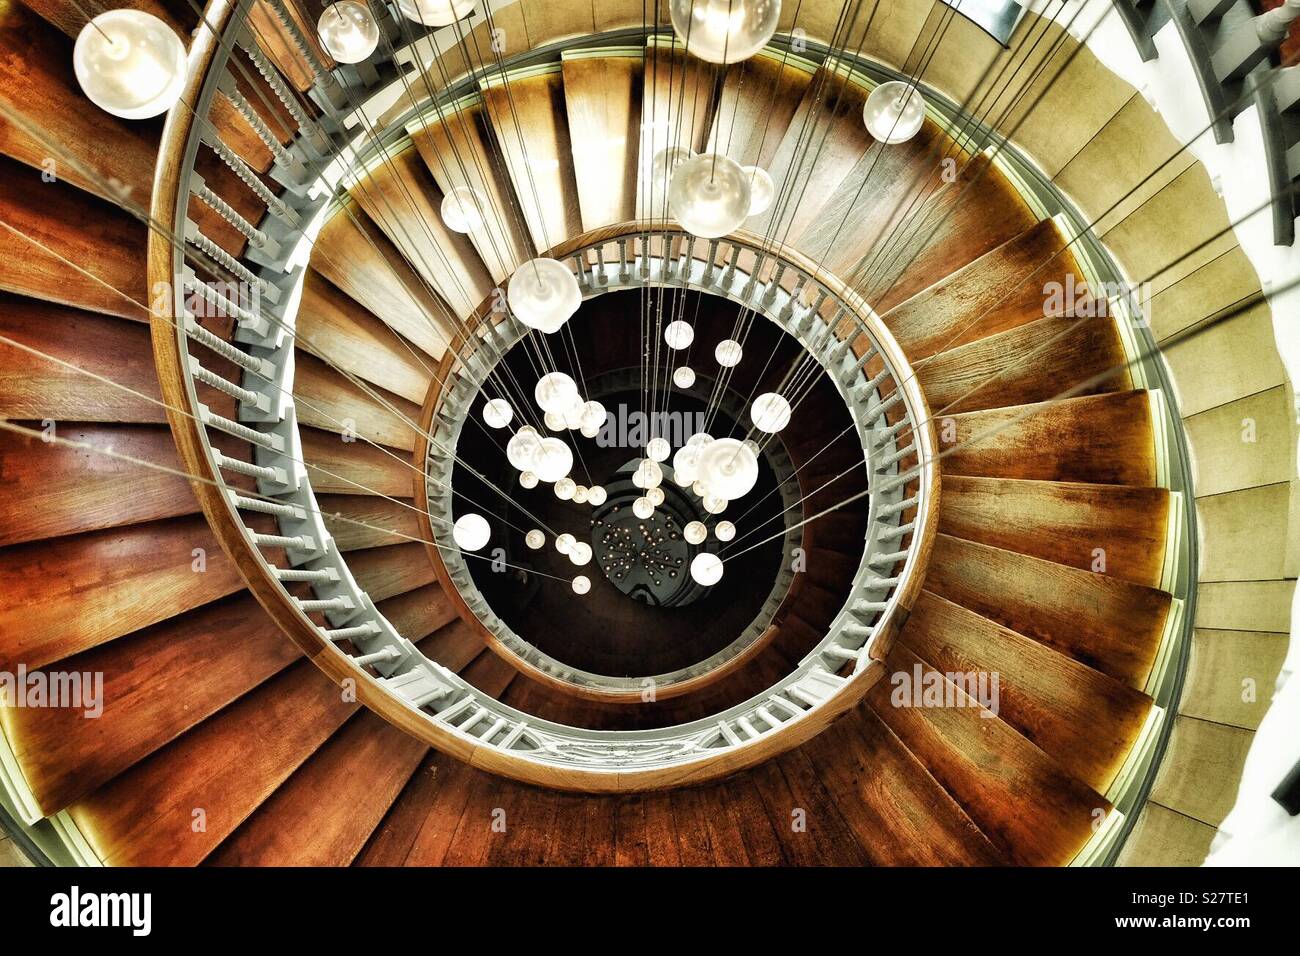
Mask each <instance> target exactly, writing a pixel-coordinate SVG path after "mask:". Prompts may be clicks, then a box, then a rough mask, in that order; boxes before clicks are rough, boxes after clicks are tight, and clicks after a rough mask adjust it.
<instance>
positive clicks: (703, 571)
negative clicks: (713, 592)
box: [691, 551, 722, 587]
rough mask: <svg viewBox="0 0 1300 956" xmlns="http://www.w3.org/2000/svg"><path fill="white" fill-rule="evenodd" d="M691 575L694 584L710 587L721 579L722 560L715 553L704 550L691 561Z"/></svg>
mask: <svg viewBox="0 0 1300 956" xmlns="http://www.w3.org/2000/svg"><path fill="white" fill-rule="evenodd" d="M691 577H692V578H693V579H694V580H695V583H696V584H702V585H704V586H705V587H711V586H712V585H714V584H717V583H718V582H719V581H721V580H722V561H721V559H720V558H719V557H718V556H717V555H716V554H710V553H709V552H708V551H705V552H703V553H701V554H697V555H696V556H695V557H694V559H693V560H692V561H691Z"/></svg>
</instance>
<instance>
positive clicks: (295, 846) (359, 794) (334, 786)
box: [205, 711, 428, 866]
mask: <svg viewBox="0 0 1300 956" xmlns="http://www.w3.org/2000/svg"><path fill="white" fill-rule="evenodd" d="M427 752H428V747H427V746H426V745H425V744H424V743H422V742H421V741H419V740H416V739H415V738H414V737H411V736H409V735H408V734H406V733H405V732H404V731H402V730H399V729H398V728H397V727H395V726H393V725H392V724H390V723H388V722H387V721H385V720H384V719H383V718H382V717H378V716H376V715H375V714H373V713H371V712H370V711H363V712H362V713H359V714H357V715H356V716H354V717H353V718H351V719H350V720H349V721H348V722H347V724H345V725H344V726H343V728H342V729H341V730H340V731H338V732H337V733H336V734H335V735H334V736H333V737H331V738H330V739H329V740H327V741H326V742H325V743H324V745H323V746H322V747H321V748H320V749H319V750H317V751H316V752H315V753H314V754H312V755H311V757H310V759H308V760H307V761H306V763H304V764H303V765H302V766H301V767H299V768H298V770H297V771H296V772H294V774H293V775H292V776H291V777H289V779H288V780H286V781H285V782H284V783H283V784H281V785H280V787H279V788H278V789H277V790H276V791H275V793H273V794H272V795H271V796H270V798H269V799H268V800H267V801H266V802H265V803H263V804H262V805H261V806H260V807H258V808H257V810H256V812H254V813H253V814H252V816H250V817H249V818H248V819H247V820H245V821H244V823H243V824H242V825H241V826H240V827H239V829H238V830H236V831H235V832H234V833H232V834H231V835H230V836H229V837H228V838H227V839H226V840H225V842H224V843H222V844H221V846H219V847H218V848H217V849H216V851H215V852H214V853H213V854H212V855H211V856H209V857H208V859H207V860H206V861H205V862H206V863H208V864H211V865H213V866H347V865H348V864H349V863H351V862H352V860H353V858H354V857H355V856H356V855H357V853H359V852H360V851H361V848H362V847H363V846H364V845H365V842H366V839H367V838H368V837H369V836H370V834H371V832H372V831H373V830H374V828H375V827H376V826H377V825H378V824H379V822H380V820H382V819H383V816H384V813H385V812H386V811H387V810H388V808H389V806H390V805H391V804H392V802H393V801H394V800H395V799H396V798H397V796H398V794H399V793H400V792H401V790H402V788H403V787H404V786H405V785H406V782H407V781H408V780H409V779H410V777H411V774H412V773H414V772H415V770H416V768H417V767H418V765H419V763H420V760H421V759H422V758H423V756H424V755H425V753H427Z"/></svg>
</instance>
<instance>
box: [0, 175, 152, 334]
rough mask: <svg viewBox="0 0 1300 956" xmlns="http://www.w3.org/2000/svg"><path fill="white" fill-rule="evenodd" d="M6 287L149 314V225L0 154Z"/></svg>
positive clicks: (141, 316)
mask: <svg viewBox="0 0 1300 956" xmlns="http://www.w3.org/2000/svg"><path fill="white" fill-rule="evenodd" d="M0 222H2V223H3V225H0V258H3V259H4V262H5V263H6V265H5V269H4V272H3V274H0V289H5V290H8V291H10V292H16V293H18V294H20V295H25V296H30V297H32V298H36V299H42V300H45V301H49V302H57V303H60V304H62V305H69V306H73V307H76V308H79V309H86V310H88V311H90V312H101V313H106V314H108V315H117V316H121V317H123V318H128V319H138V320H140V321H144V320H145V319H147V318H148V311H147V309H146V304H147V303H148V301H149V299H148V292H147V289H146V288H145V270H144V247H145V226H144V225H143V224H142V223H140V222H138V221H137V220H136V219H134V218H133V217H132V216H131V215H130V214H128V213H126V212H124V211H122V210H121V209H118V208H117V207H116V206H113V205H111V204H109V203H106V202H104V201H103V200H100V199H96V198H95V197H94V196H91V195H90V194H88V193H84V192H82V191H81V190H79V189H77V188H76V187H74V186H71V185H68V184H66V183H46V182H42V181H41V174H40V173H39V172H37V171H36V170H33V169H31V168H30V167H27V166H24V165H22V164H21V163H19V162H17V161H16V160H12V159H6V158H0Z"/></svg>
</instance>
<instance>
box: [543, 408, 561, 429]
mask: <svg viewBox="0 0 1300 956" xmlns="http://www.w3.org/2000/svg"><path fill="white" fill-rule="evenodd" d="M542 424H543V425H545V426H546V427H547V428H549V429H550V430H551V431H553V432H562V431H564V430H565V428H566V426H565V424H564V416H563V415H561V414H560V413H559V412H547V413H546V414H545V415H543V416H542Z"/></svg>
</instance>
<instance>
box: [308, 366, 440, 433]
mask: <svg viewBox="0 0 1300 956" xmlns="http://www.w3.org/2000/svg"><path fill="white" fill-rule="evenodd" d="M293 394H294V399H295V404H296V406H297V412H298V421H299V422H300V423H302V424H303V425H311V426H313V427H315V428H319V429H321V430H323V431H329V432H337V433H339V434H341V435H345V436H349V437H350V438H351V439H352V441H355V442H358V443H361V442H363V441H364V442H375V443H376V444H380V445H387V446H388V447H390V448H400V449H402V450H404V451H410V450H412V449H413V448H415V437H416V435H417V434H418V433H419V430H420V429H419V421H420V406H419V405H417V404H415V403H414V402H410V401H407V400H406V399H404V398H402V397H401V396H400V395H394V394H392V393H391V392H388V391H386V390H385V389H383V388H381V387H379V386H377V385H368V386H366V387H364V388H363V387H362V386H360V385H358V384H356V383H355V382H353V381H351V380H349V379H348V378H347V376H345V375H343V374H342V373H341V372H339V371H337V370H336V369H333V368H331V367H330V366H329V365H327V364H325V363H324V362H322V361H321V360H320V359H318V358H316V357H315V356H314V355H309V354H299V355H298V356H297V361H296V362H295V363H294V378H293Z"/></svg>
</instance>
